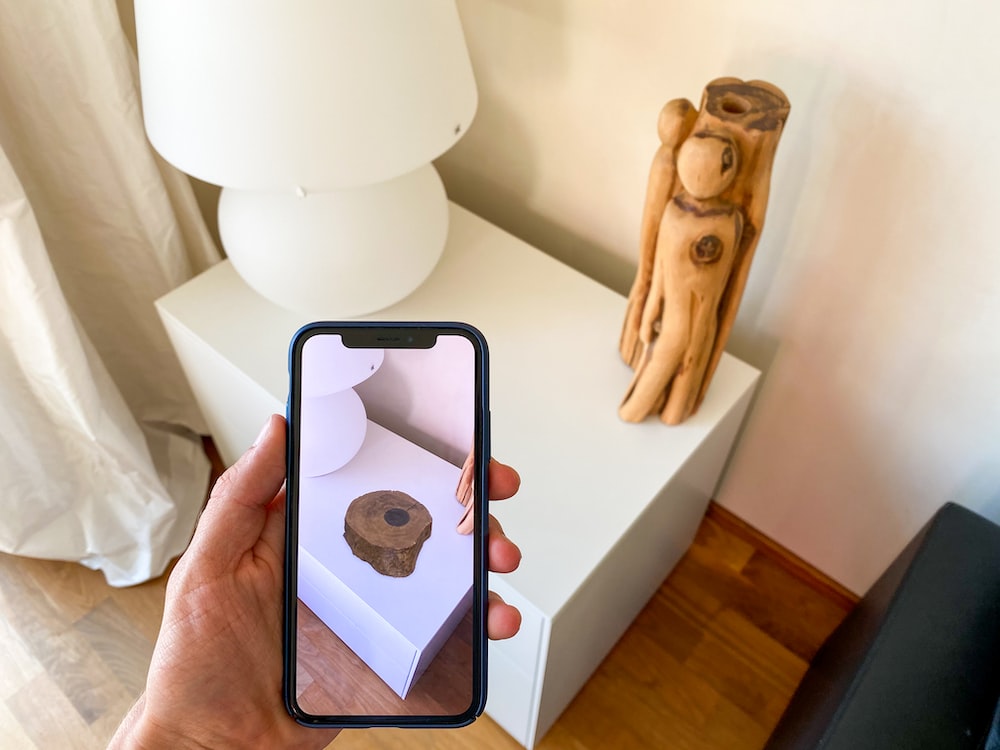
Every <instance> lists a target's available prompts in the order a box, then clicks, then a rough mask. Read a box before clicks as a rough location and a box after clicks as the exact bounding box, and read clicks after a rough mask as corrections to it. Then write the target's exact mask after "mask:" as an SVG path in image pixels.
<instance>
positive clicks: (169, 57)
mask: <svg viewBox="0 0 1000 750" xmlns="http://www.w3.org/2000/svg"><path fill="white" fill-rule="evenodd" d="M135 15H136V32H137V37H138V48H139V67H140V76H141V81H142V97H143V111H144V117H145V122H146V130H147V133H148V134H149V138H150V140H151V142H152V143H153V146H154V147H155V148H156V149H157V151H159V152H160V154H161V155H162V156H163V157H164V158H165V159H166V160H167V161H169V162H171V163H172V164H173V165H174V166H176V167H178V168H180V169H181V170H183V171H185V172H187V173H189V174H191V175H194V176H195V177H198V178H200V179H202V180H205V181H206V182H210V183H214V184H216V185H225V186H227V187H234V188H241V189H272V190H277V189H289V190H290V189H293V188H296V187H301V188H303V189H304V190H305V191H306V192H308V193H311V192H313V191H316V190H326V189H331V188H340V187H346V186H354V185H365V184H369V183H373V182H379V181H383V180H387V179H390V178H394V177H397V176H399V175H402V174H404V173H407V172H411V171H413V170H414V169H416V168H417V167H418V166H420V165H422V164H426V163H427V162H429V161H431V160H432V159H434V158H436V157H437V156H439V155H440V154H442V153H444V152H445V151H446V150H448V149H449V148H450V147H451V146H452V145H454V143H455V142H456V141H457V140H458V139H459V138H460V137H461V136H462V135H464V133H465V131H466V129H467V128H468V127H469V125H470V123H471V122H472V118H473V116H474V114H475V111H476V104H477V95H476V86H475V80H474V78H473V74H472V66H471V63H470V62H469V56H468V51H467V50H466V47H465V40H464V37H463V34H462V28H461V22H460V20H459V16H458V11H457V9H456V7H455V2H454V0H135Z"/></svg>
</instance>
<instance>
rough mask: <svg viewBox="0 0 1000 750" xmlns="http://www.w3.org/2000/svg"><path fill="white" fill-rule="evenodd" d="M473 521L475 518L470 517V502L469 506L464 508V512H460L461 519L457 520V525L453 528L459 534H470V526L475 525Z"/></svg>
mask: <svg viewBox="0 0 1000 750" xmlns="http://www.w3.org/2000/svg"><path fill="white" fill-rule="evenodd" d="M474 521H475V519H474V518H473V517H472V505H471V504H470V505H469V507H467V508H466V509H465V513H463V514H462V520H461V521H459V522H458V526H456V527H455V530H456V531H457V532H458V533H459V534H471V533H472V527H473V526H474V525H475V523H474Z"/></svg>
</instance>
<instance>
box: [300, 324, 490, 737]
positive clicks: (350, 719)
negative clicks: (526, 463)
mask: <svg viewBox="0 0 1000 750" xmlns="http://www.w3.org/2000/svg"><path fill="white" fill-rule="evenodd" d="M324 333H340V334H342V335H343V336H344V342H345V345H346V346H352V345H353V346H359V347H374V348H383V349H387V348H427V347H429V346H433V343H434V341H435V340H436V338H437V335H438V334H439V333H443V334H451V335H456V334H457V335H462V336H465V337H466V338H467V339H469V340H470V341H471V342H472V344H473V347H474V350H475V353H476V367H475V377H476V383H475V394H476V405H475V428H474V435H475V450H476V451H477V456H478V458H477V464H476V467H475V474H474V476H475V487H476V497H475V500H474V502H475V511H474V512H475V513H476V514H477V523H476V524H475V531H474V532H473V566H474V573H473V604H472V625H473V637H472V680H473V685H472V702H471V704H470V705H469V707H468V709H467V710H466V711H464V712H462V713H459V714H455V715H419V716H417V715H413V716H411V715H363V716H362V715H357V716H355V715H318V714H311V713H308V712H306V711H304V710H303V709H302V708H301V707H300V706H299V705H298V702H297V699H296V696H295V686H296V669H297V665H296V622H297V585H298V566H297V561H298V482H297V479H298V470H299V465H298V451H297V435H296V432H297V430H296V420H297V416H298V414H299V409H300V407H301V394H300V391H299V387H298V385H299V382H298V381H299V379H300V377H301V372H300V371H299V364H300V358H301V352H302V346H303V345H304V343H305V341H307V340H308V339H309V338H310V337H312V336H315V335H322V334H324ZM348 340H350V341H351V342H352V343H351V344H347V341H348ZM488 359H489V355H488V348H487V344H486V340H485V338H484V337H483V335H482V333H480V332H479V330H477V329H476V328H474V327H473V326H471V325H468V324H466V323H458V322H378V323H375V322H360V321H343V322H340V321H318V322H314V323H309V324H307V325H305V326H303V327H301V328H300V329H299V330H298V331H297V332H296V333H295V335H294V336H293V337H292V340H291V343H290V344H289V352H288V371H289V394H288V401H287V403H286V418H287V420H288V425H289V428H288V432H287V435H288V437H287V448H286V457H287V463H286V465H287V484H286V489H287V500H286V503H287V506H286V524H285V577H284V580H285V591H284V597H283V599H284V618H283V641H284V648H283V660H284V665H283V674H282V693H283V698H284V702H285V707H286V709H287V711H288V713H289V715H291V716H292V717H293V718H294V719H295V720H296V721H297V722H298V723H299V724H302V725H304V726H309V727H334V728H369V727H397V728H406V727H410V728H450V727H456V728H457V727H462V726H466V725H468V724H471V723H472V722H473V721H475V719H476V718H477V717H478V716H479V715H480V714H482V712H483V710H484V708H485V706H486V685H487V636H486V609H487V600H488V597H487V585H488V582H487V571H488V559H487V544H488V526H489V525H488V523H487V520H488V508H487V502H488V499H487V496H486V487H487V471H488V465H489V456H490V427H489V418H490V412H489V389H488Z"/></svg>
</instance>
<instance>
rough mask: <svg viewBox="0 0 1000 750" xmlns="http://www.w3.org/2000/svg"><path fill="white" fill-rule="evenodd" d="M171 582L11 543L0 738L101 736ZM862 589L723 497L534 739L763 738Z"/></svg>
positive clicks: (578, 744) (147, 646)
mask: <svg viewBox="0 0 1000 750" xmlns="http://www.w3.org/2000/svg"><path fill="white" fill-rule="evenodd" d="M163 588H164V580H162V579H161V580H157V581H153V582H151V583H148V584H144V585H142V586H137V587H134V588H129V589H112V588H110V587H108V586H107V585H106V584H105V583H104V582H103V577H102V576H101V574H100V573H96V572H93V571H90V570H87V569H85V568H83V567H81V566H79V565H75V564H70V563H60V562H50V561H41V560H31V559H26V558H19V557H13V556H10V555H0V747H2V748H4V750H18V749H20V748H24V749H26V750H35V749H37V750H48V749H49V748H60V749H66V750H75V749H76V748H81V749H87V748H102V747H104V745H105V743H106V741H107V739H108V737H109V736H110V735H111V733H112V732H113V731H114V728H115V726H116V725H117V723H118V720H119V719H120V717H121V716H122V714H123V713H124V712H125V711H126V710H127V708H128V707H129V705H130V704H131V703H132V701H133V700H134V699H135V698H136V696H137V695H138V694H139V692H140V690H141V689H142V684H143V681H144V675H145V671H146V667H147V664H148V660H149V656H150V653H151V650H152V647H153V642H154V640H155V638H156V632H157V628H158V623H159V618H160V615H161V611H162V598H163ZM853 604H854V598H853V597H852V596H851V595H850V594H848V593H847V592H845V591H843V590H841V589H839V588H838V587H837V586H835V585H833V584H830V583H829V582H826V581H824V580H822V579H821V578H819V577H817V576H815V575H813V573H812V572H811V571H810V570H808V569H806V568H805V567H804V566H802V565H801V564H800V563H798V562H797V561H796V560H794V559H792V558H791V557H790V556H789V555H788V554H787V553H785V552H784V551H783V550H781V549H779V548H776V547H775V546H774V545H772V544H770V543H769V542H768V541H767V540H765V539H763V538H762V537H760V536H759V535H757V534H756V533H755V532H754V531H753V530H752V529H748V528H747V527H745V526H744V525H743V524H742V523H741V522H740V521H738V520H737V519H735V518H734V517H732V516H730V515H729V514H727V513H726V512H725V511H722V510H721V509H719V508H717V507H715V506H714V505H713V506H712V508H711V509H710V511H709V514H708V516H707V517H706V519H705V520H704V522H703V523H702V525H701V528H700V530H699V532H698V536H697V539H696V540H695V543H694V544H693V546H692V547H691V549H690V551H689V552H688V553H687V555H686V556H685V557H684V558H683V559H682V560H681V562H680V563H679V564H678V566H677V567H676V569H675V570H674V572H673V573H672V574H671V575H670V577H669V578H668V579H667V581H666V582H665V583H664V584H663V586H661V588H660V590H659V591H658V592H657V593H656V595H655V596H654V597H653V599H652V601H651V602H650V603H649V605H648V606H647V607H646V608H645V610H644V611H643V612H642V613H641V614H640V616H639V617H638V619H637V620H636V621H635V623H634V624H633V625H632V627H631V628H630V629H629V630H628V632H627V633H626V634H625V636H624V637H623V638H622V640H621V641H620V642H619V643H618V645H617V646H616V647H615V648H614V650H613V651H612V652H611V653H610V654H609V656H608V657H607V659H605V660H604V662H603V663H602V664H601V666H600V667H599V668H598V670H597V672H596V673H595V674H594V676H593V677H592V678H591V680H590V681H589V683H588V684H587V685H586V686H585V687H584V689H583V690H582V691H581V693H580V694H579V695H578V696H577V697H576V699H575V700H574V701H573V703H572V704H570V706H569V708H568V709H567V710H566V712H565V713H564V714H563V716H562V717H561V718H560V719H559V721H558V722H557V723H556V724H555V726H554V727H553V728H552V729H551V730H550V732H549V733H548V734H547V735H546V736H545V737H544V739H543V740H542V741H541V742H540V743H539V744H538V746H537V747H539V748H540V750H583V749H584V748H602V749H603V748H660V749H663V750H670V749H672V748H677V749H679V750H690V749H692V748H704V749H705V750H709V749H711V750H744V749H745V750H754V749H755V748H761V747H763V745H764V742H765V740H766V739H767V736H768V734H769V732H770V730H771V729H772V728H773V726H774V724H775V723H776V722H777V720H778V717H779V716H780V715H781V712H782V710H783V708H784V706H785V705H786V704H787V702H788V699H789V698H790V696H791V694H792V692H793V691H794V689H795V686H796V685H797V683H798V681H799V679H800V678H801V676H802V674H803V673H804V671H805V669H806V666H807V664H808V661H809V659H810V658H811V657H812V655H813V654H814V653H815V651H816V649H817V648H818V647H819V645H820V644H821V643H822V641H823V640H824V638H825V637H826V635H827V634H828V633H829V632H830V631H831V630H832V629H833V628H834V627H835V626H836V625H837V623H838V622H839V621H840V620H841V619H842V618H843V617H844V615H845V614H846V613H847V611H848V610H849V609H850V607H851V606H852V605H853ZM332 747H333V748H335V750H348V749H349V748H407V749H410V748H436V749H438V748H440V749H441V750H449V749H452V748H453V749H454V750H460V749H462V748H499V749H500V750H505V749H506V748H510V749H511V750H515V749H516V748H518V747H520V746H519V745H518V744H517V743H515V742H514V741H513V740H512V739H511V738H510V737H509V736H508V735H507V734H506V733H505V732H504V731H503V730H502V729H500V728H499V726H497V725H496V724H495V723H494V722H493V721H492V720H490V719H489V718H488V717H483V718H482V719H480V720H479V721H477V722H476V723H475V724H474V725H472V726H471V727H468V728H466V729H461V730H453V731H444V732H428V731H409V732H402V731H394V730H379V731H369V730H356V731H353V732H344V733H342V734H341V736H340V737H339V738H338V739H337V741H336V742H335V743H334V744H333V746H332Z"/></svg>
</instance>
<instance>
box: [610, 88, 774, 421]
mask: <svg viewBox="0 0 1000 750" xmlns="http://www.w3.org/2000/svg"><path fill="white" fill-rule="evenodd" d="M788 111H789V104H788V99H787V98H786V97H785V95H784V94H783V93H782V92H781V90H780V89H778V88H777V87H775V86H772V85H771V84H769V83H765V82H763V81H749V82H744V81H741V80H740V79H738V78H718V79H716V80H714V81H712V82H711V83H709V84H708V86H706V87H705V92H704V94H703V96H702V100H701V110H700V111H699V110H696V109H695V108H694V106H693V105H692V104H691V102H689V101H688V100H687V99H674V100H672V101H669V102H667V104H666V105H665V106H664V107H663V110H662V111H661V112H660V117H659V122H658V127H657V130H658V133H659V137H660V143H661V145H660V147H659V149H658V150H657V152H656V155H655V157H654V158H653V165H652V168H651V169H650V174H649V184H648V186H647V190H646V203H645V206H644V208H643V215H642V225H641V227H640V233H639V268H638V272H637V273H636V278H635V283H634V284H633V285H632V291H631V292H630V294H629V299H628V307H627V310H626V313H625V323H624V325H623V327H622V335H621V341H620V344H619V348H620V351H621V355H622V358H623V359H624V360H625V361H626V362H627V363H628V364H629V366H630V367H632V368H633V369H634V370H635V375H634V376H633V378H632V382H631V384H630V385H629V387H628V390H627V391H626V393H625V397H624V399H623V401H622V404H621V407H620V408H619V414H620V415H621V417H622V419H624V420H626V421H629V422H641V421H642V420H643V419H645V418H646V417H647V416H648V415H649V414H652V413H654V412H655V413H658V414H659V415H660V418H661V419H662V420H663V421H664V422H666V423H667V424H680V423H681V422H683V421H684V420H685V419H687V418H688V417H690V416H691V415H692V414H694V413H695V412H696V411H697V410H698V407H699V406H700V405H701V402H702V399H703V398H704V397H705V392H706V391H707V389H708V384H709V383H710V382H711V380H712V375H713V374H714V373H715V368H716V365H717V364H718V362H719V358H720V357H721V356H722V350H723V348H724V346H725V344H726V340H727V339H728V338H729V332H730V330H731V329H732V326H733V320H734V318H735V317H736V311H737V309H738V307H739V304H740V299H741V298H742V296H743V289H744V287H745V286H746V280H747V275H748V274H749V272H750V263H751V261H752V260H753V253H754V250H755V248H756V246H757V240H758V238H759V237H760V232H761V229H762V228H763V225H764V213H765V209H766V208H767V195H768V190H769V187H770V182H771V165H772V163H773V161H774V153H775V150H776V149H777V146H778V139H779V138H780V137H781V130H782V127H783V125H784V123H785V120H786V119H787V117H788Z"/></svg>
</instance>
